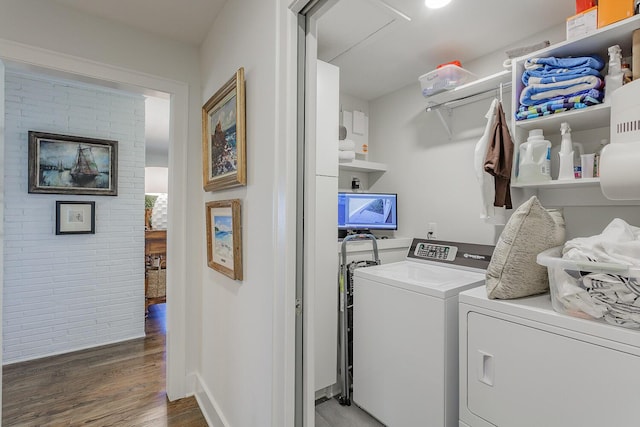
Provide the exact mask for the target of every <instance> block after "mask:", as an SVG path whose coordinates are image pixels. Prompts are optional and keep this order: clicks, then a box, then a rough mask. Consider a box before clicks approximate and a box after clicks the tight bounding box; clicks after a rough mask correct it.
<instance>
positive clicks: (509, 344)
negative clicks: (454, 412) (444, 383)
mask: <svg viewBox="0 0 640 427" xmlns="http://www.w3.org/2000/svg"><path fill="white" fill-rule="evenodd" d="M560 333H561V332H560ZM590 339H591V337H589V336H587V335H584V340H580V339H575V338H570V337H567V336H563V335H560V334H559V333H558V334H557V333H552V332H549V331H546V330H542V329H537V328H534V327H530V326H524V325H521V324H518V323H514V322H510V321H507V320H503V319H498V318H494V317H491V316H487V315H484V314H480V313H475V312H469V313H468V335H467V346H468V347H467V366H466V367H467V391H468V409H469V410H470V411H471V412H472V413H473V414H475V415H476V416H478V417H480V418H482V419H484V420H486V421H487V422H489V423H491V424H493V425H496V426H501V427H508V426H519V427H540V426H545V427H553V426H558V427H560V426H562V427H567V426H581V427H588V426H593V427H602V426H618V427H623V426H629V427H631V426H637V425H639V424H638V423H640V414H639V413H638V409H637V408H638V402H640V387H639V386H638V384H640V369H639V368H638V367H640V357H639V356H638V353H637V352H638V349H637V348H631V347H629V348H628V350H629V352H624V351H620V349H621V348H622V347H620V345H619V344H617V347H618V348H619V349H618V350H616V349H613V348H608V347H607V345H596V344H594V343H591V342H588V341H589V340H590ZM603 342H604V340H600V343H599V344H602V343H603ZM605 344H606V342H605ZM632 353H635V354H632Z"/></svg>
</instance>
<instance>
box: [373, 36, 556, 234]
mask: <svg viewBox="0 0 640 427" xmlns="http://www.w3.org/2000/svg"><path fill="white" fill-rule="evenodd" d="M563 36H564V27H563V28H562V32H560V29H559V28H552V29H550V30H545V31H543V32H541V33H540V34H539V35H538V36H534V37H532V38H530V39H528V40H524V41H520V42H516V43H512V44H511V45H509V46H506V47H505V48H503V49H499V50H498V51H496V52H495V53H493V54H490V55H487V56H485V57H482V58H479V59H477V60H475V61H469V62H466V63H465V64H463V66H464V67H465V68H467V69H469V70H470V71H473V72H474V73H477V74H478V75H479V76H484V75H489V74H493V73H496V72H498V71H501V70H503V69H504V68H503V66H502V62H503V61H504V60H505V59H506V58H507V56H506V54H505V53H504V51H505V50H506V49H507V48H510V47H514V46H526V45H529V44H532V43H537V42H539V41H542V40H546V39H548V40H550V41H551V42H552V43H553V42H557V41H559V40H561V38H560V37H563ZM425 72H426V71H425ZM490 103H491V99H486V100H481V101H477V102H473V103H471V104H469V105H466V106H462V107H459V108H456V109H455V110H453V112H452V113H451V114H449V112H448V111H447V110H446V109H442V110H441V113H442V115H443V117H444V118H445V120H447V122H448V123H449V126H450V127H451V129H452V132H453V137H452V138H451V139H449V136H448V135H447V133H446V131H445V130H444V127H443V126H442V124H441V122H440V120H439V119H438V117H437V116H436V113H435V112H426V111H425V107H426V100H425V98H424V97H423V96H422V93H421V90H420V84H419V82H418V78H417V76H416V82H415V83H414V84H411V85H408V86H406V87H404V88H402V89H400V90H398V91H396V92H393V93H390V94H388V95H385V96H383V97H380V98H378V99H375V100H373V101H370V103H369V108H370V120H369V123H370V125H369V126H370V129H369V132H370V137H369V139H370V144H369V146H370V152H369V159H370V160H372V161H378V162H384V163H387V165H388V171H387V172H385V173H384V174H382V175H381V177H380V178H379V179H378V180H377V181H376V182H374V183H372V185H371V187H370V189H371V190H372V191H395V192H397V193H398V204H399V208H398V231H397V232H396V235H399V236H406V237H426V235H427V224H428V223H430V222H435V223H437V238H438V239H442V240H453V241H463V242H474V243H483V244H494V243H495V240H496V239H497V236H498V235H499V232H500V229H499V228H498V227H495V226H493V225H490V224H486V223H484V222H483V221H482V220H480V217H479V216H480V206H481V205H480V203H481V201H480V196H479V191H478V190H477V186H476V179H475V175H474V169H473V152H474V148H475V144H476V143H477V141H478V139H479V138H480V136H481V135H482V132H483V131H484V127H485V125H486V119H485V118H484V115H485V114H486V112H487V110H488V108H489V105H490ZM510 105H511V93H510V91H504V108H505V114H506V118H507V121H508V122H509V123H510V114H511V113H510V110H511V107H510Z"/></svg>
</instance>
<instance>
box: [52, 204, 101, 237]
mask: <svg viewBox="0 0 640 427" xmlns="http://www.w3.org/2000/svg"><path fill="white" fill-rule="evenodd" d="M60 234H96V202H79V201H66V200H65V201H60V200H58V201H56V235H60Z"/></svg>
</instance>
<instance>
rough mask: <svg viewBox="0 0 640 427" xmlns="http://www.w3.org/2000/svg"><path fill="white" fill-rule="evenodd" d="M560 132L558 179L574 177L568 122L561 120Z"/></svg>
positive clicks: (571, 143)
mask: <svg viewBox="0 0 640 427" xmlns="http://www.w3.org/2000/svg"><path fill="white" fill-rule="evenodd" d="M560 134H561V135H562V143H561V144H560V152H559V153H558V155H559V156H560V170H559V172H558V179H559V180H564V179H575V175H574V171H573V142H572V141H571V128H570V127H569V123H567V122H562V124H561V125H560Z"/></svg>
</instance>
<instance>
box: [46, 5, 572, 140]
mask: <svg viewBox="0 0 640 427" xmlns="http://www.w3.org/2000/svg"><path fill="white" fill-rule="evenodd" d="M53 1H56V2H57V3H59V4H62V5H65V6H68V7H72V8H75V9H79V10H81V11H83V12H85V13H88V14H91V15H97V16H99V17H102V18H104V19H108V20H113V21H117V22H120V23H123V24H125V25H129V26H132V27H135V28H138V29H141V30H144V31H148V32H151V33H153V34H157V35H159V36H163V37H166V38H170V39H174V40H178V41H181V42H185V43H189V44H193V45H200V44H201V43H202V41H203V40H204V38H205V37H206V35H207V32H208V31H209V29H210V28H211V26H212V25H213V22H214V20H215V18H216V16H217V14H218V13H220V11H221V9H222V7H223V6H224V4H225V3H226V1H227V0H180V1H176V0H134V1H132V0H108V1H105V0H53ZM573 13H575V2H574V0H481V1H479V0H453V1H452V3H451V4H450V5H449V6H447V7H445V8H443V9H437V10H431V9H427V8H426V7H425V6H424V1H423V0H339V1H337V3H336V4H335V5H334V6H333V7H332V8H331V9H330V10H329V11H328V12H327V13H326V14H325V15H324V16H322V17H321V19H320V20H319V26H318V28H319V34H318V56H319V58H320V59H322V60H324V61H327V62H330V63H332V64H334V65H336V66H338V67H340V86H341V90H342V91H343V92H345V93H348V94H350V95H352V96H356V97H358V98H361V99H363V100H372V99H375V98H378V97H379V96H381V95H384V94H386V93H389V92H392V91H394V90H397V89H399V88H401V87H403V86H406V85H407V84H410V83H415V82H417V81H418V77H419V76H420V75H422V74H424V73H426V72H428V71H430V70H432V69H434V68H435V66H436V65H437V64H440V63H444V62H449V61H452V60H454V59H457V60H460V61H461V62H462V63H463V67H464V63H465V62H468V61H471V60H474V59H477V58H479V57H481V56H483V55H486V54H487V53H490V52H494V51H496V50H498V49H500V48H502V47H504V46H508V45H512V44H513V43H515V42H517V41H519V40H527V37H529V36H531V35H533V34H536V33H538V32H540V31H542V30H545V29H547V28H551V27H555V26H557V25H560V24H562V23H564V22H565V19H566V18H567V17H568V16H570V15H572V14H573ZM247 31H250V30H247ZM256 37H258V35H256ZM540 41H541V40H537V39H532V40H530V42H531V44H533V43H536V42H540ZM524 45H526V43H525V44H524ZM505 59H506V55H505ZM496 71H497V70H496ZM152 104H153V102H152V103H149V102H148V105H149V106H150V108H151V109H150V110H149V111H148V117H149V118H150V119H149V120H150V121H151V120H153V121H157V122H158V124H156V125H151V127H150V129H149V131H150V132H152V134H150V136H149V138H150V139H149V143H150V144H151V145H152V146H153V147H161V146H162V144H166V145H167V146H168V143H167V139H165V140H164V141H162V137H161V135H159V133H158V130H161V131H162V132H164V130H163V129H162V128H161V127H160V123H163V121H164V123H168V118H167V117H168V103H167V102H166V101H165V102H164V103H163V102H157V103H155V104H156V105H152ZM162 104H164V105H162ZM153 111H159V114H162V115H163V116H162V117H161V118H160V119H157V118H153V117H151V115H152V114H155V113H153ZM166 133H167V135H168V131H167V132H166Z"/></svg>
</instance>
